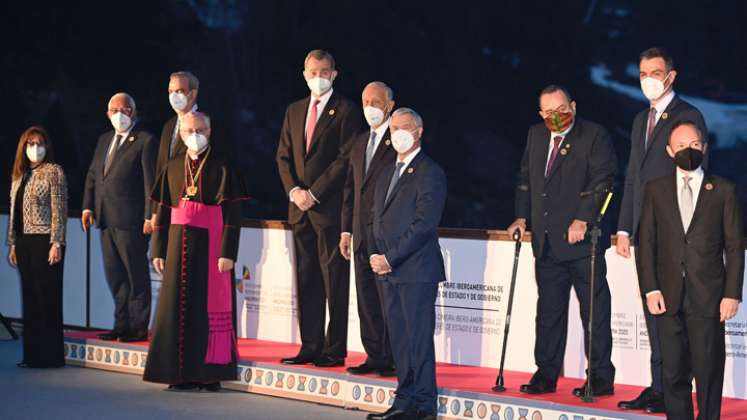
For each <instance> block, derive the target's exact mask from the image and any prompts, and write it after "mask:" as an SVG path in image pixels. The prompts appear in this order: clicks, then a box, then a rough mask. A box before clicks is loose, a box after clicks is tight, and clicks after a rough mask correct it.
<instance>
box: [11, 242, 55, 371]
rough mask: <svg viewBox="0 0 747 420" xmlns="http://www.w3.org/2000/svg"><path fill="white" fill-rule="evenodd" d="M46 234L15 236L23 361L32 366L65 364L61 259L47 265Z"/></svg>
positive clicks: (48, 246) (47, 246)
mask: <svg viewBox="0 0 747 420" xmlns="http://www.w3.org/2000/svg"><path fill="white" fill-rule="evenodd" d="M50 246H51V245H50V243H49V235H18V236H17V238H16V258H17V259H18V271H19V272H20V273H21V292H22V296H23V361H24V362H25V363H27V364H28V365H30V366H34V367H57V366H63V365H64V364H65V355H64V350H63V343H62V341H63V337H62V273H63V271H64V262H65V249H64V248H63V249H62V259H61V260H60V262H58V263H57V264H55V265H52V266H50V265H49V262H48V258H49V248H50Z"/></svg>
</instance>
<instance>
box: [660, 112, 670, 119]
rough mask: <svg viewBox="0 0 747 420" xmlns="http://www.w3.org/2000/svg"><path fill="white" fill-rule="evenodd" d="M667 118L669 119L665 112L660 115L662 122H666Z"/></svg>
mask: <svg viewBox="0 0 747 420" xmlns="http://www.w3.org/2000/svg"><path fill="white" fill-rule="evenodd" d="M667 118H669V114H667V113H666V112H664V113H662V114H661V119H662V120H666V119H667Z"/></svg>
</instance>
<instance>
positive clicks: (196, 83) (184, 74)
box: [169, 71, 200, 90]
mask: <svg viewBox="0 0 747 420" xmlns="http://www.w3.org/2000/svg"><path fill="white" fill-rule="evenodd" d="M176 77H180V78H183V79H187V82H189V90H195V89H199V88H200V80H199V79H197V76H195V75H194V74H192V73H190V72H188V71H175V72H173V73H171V75H170V76H169V80H171V79H173V78H176Z"/></svg>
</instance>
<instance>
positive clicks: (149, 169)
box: [140, 134, 158, 220]
mask: <svg viewBox="0 0 747 420" xmlns="http://www.w3.org/2000/svg"><path fill="white" fill-rule="evenodd" d="M144 140H145V141H144V144H143V150H142V154H141V155H140V164H141V165H142V167H143V191H144V192H145V208H144V209H143V218H144V219H146V220H147V219H150V217H151V215H152V214H153V213H154V210H155V209H154V207H153V206H154V203H153V202H152V201H151V199H150V195H151V192H152V191H153V183H154V182H155V179H156V159H157V158H158V141H156V139H154V138H153V136H152V135H150V134H148V135H147V136H146V138H145V139H144Z"/></svg>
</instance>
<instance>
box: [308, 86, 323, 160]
mask: <svg viewBox="0 0 747 420" xmlns="http://www.w3.org/2000/svg"><path fill="white" fill-rule="evenodd" d="M319 102H320V101H319V99H314V105H312V106H311V113H310V114H309V123H308V124H307V125H306V153H309V149H311V140H312V139H313V138H314V128H316V120H317V118H316V116H317V115H318V114H317V109H316V108H317V106H318V105H319Z"/></svg>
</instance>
